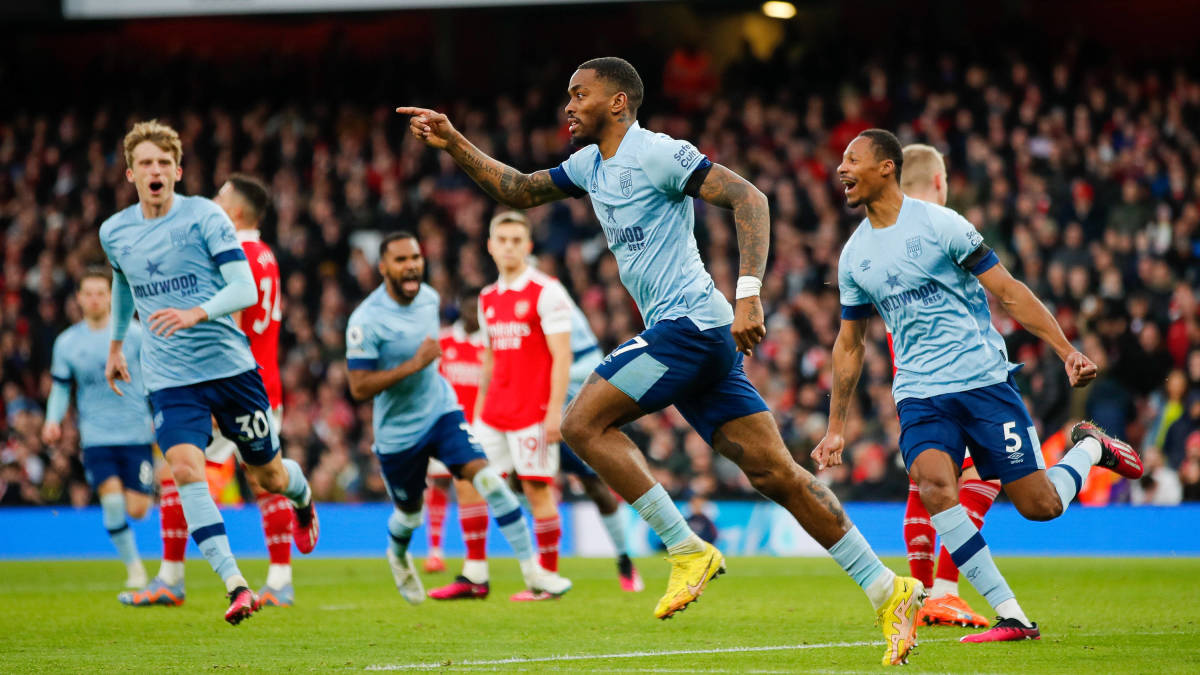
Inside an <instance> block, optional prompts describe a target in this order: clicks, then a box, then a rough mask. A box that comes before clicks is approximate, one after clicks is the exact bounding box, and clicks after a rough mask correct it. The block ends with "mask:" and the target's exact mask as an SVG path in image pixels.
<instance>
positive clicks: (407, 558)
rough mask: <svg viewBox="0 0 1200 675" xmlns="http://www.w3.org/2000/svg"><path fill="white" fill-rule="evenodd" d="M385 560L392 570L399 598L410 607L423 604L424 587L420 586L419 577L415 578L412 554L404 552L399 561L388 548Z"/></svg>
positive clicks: (415, 572)
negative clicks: (405, 601)
mask: <svg viewBox="0 0 1200 675" xmlns="http://www.w3.org/2000/svg"><path fill="white" fill-rule="evenodd" d="M387 560H388V565H390V566H391V568H392V578H393V579H395V580H396V590H398V591H400V595H401V597H403V598H404V599H405V600H407V601H408V602H409V604H411V605H419V604H421V603H422V602H425V586H424V585H422V584H421V577H419V576H417V570H416V568H415V567H413V559H412V554H411V553H409V552H407V551H405V552H404V558H403V559H401V558H400V557H398V556H397V555H396V554H395V553H393V552H392V549H390V548H389V549H388V550H387Z"/></svg>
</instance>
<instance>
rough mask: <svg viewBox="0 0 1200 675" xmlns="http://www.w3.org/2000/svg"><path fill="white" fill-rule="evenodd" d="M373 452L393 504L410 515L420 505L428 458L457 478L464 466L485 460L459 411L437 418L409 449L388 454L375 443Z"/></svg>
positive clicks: (387, 450) (465, 419)
mask: <svg viewBox="0 0 1200 675" xmlns="http://www.w3.org/2000/svg"><path fill="white" fill-rule="evenodd" d="M374 450H375V454H376V456H378V457H379V468H380V469H381V470H382V471H383V482H384V483H386V484H387V488H388V492H389V493H390V494H391V495H392V501H393V502H395V503H396V506H398V507H400V510H401V511H405V512H412V511H414V510H415V507H419V506H420V504H421V498H422V496H423V495H424V492H425V474H426V471H427V470H428V468H429V458H430V457H434V458H436V459H438V460H439V461H441V462H442V464H445V465H446V466H447V467H449V469H450V471H451V473H453V474H454V475H455V477H458V476H459V470H460V469H461V468H462V466H463V465H465V464H467V463H469V462H471V461H473V460H476V459H483V460H486V459H487V455H485V454H484V453H483V448H482V447H481V446H480V445H479V442H478V441H476V440H475V437H474V436H472V435H471V428H470V426H469V425H468V424H467V418H466V417H464V416H463V412H462V410H454V411H452V412H448V413H446V414H445V415H442V416H441V417H439V418H438V419H437V421H436V422H434V423H433V426H432V427H430V428H429V431H426V432H425V435H424V436H422V437H421V439H420V440H418V441H417V443H416V445H414V446H412V447H411V448H406V449H403V450H397V451H390V450H391V449H390V448H383V449H380V447H379V445H378V444H376V445H375V448H374Z"/></svg>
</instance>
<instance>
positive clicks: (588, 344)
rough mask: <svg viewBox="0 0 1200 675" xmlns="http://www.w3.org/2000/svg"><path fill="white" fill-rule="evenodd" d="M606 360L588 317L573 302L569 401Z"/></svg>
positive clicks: (568, 386) (568, 383)
mask: <svg viewBox="0 0 1200 675" xmlns="http://www.w3.org/2000/svg"><path fill="white" fill-rule="evenodd" d="M603 360H604V354H603V353H601V352H600V341H599V340H597V339H596V334H595V333H593V332H592V327H591V325H590V324H589V323H588V318H587V315H586V314H584V313H583V310H582V309H579V305H577V304H575V301H574V300H572V301H571V370H570V371H569V375H568V377H569V379H568V381H567V400H568V401H570V400H571V399H573V398H575V395H576V394H578V393H579V390H580V389H581V388H583V383H584V382H585V381H586V380H587V378H588V376H589V375H591V374H592V371H593V370H595V369H596V366H598V365H600V362H601V361H603Z"/></svg>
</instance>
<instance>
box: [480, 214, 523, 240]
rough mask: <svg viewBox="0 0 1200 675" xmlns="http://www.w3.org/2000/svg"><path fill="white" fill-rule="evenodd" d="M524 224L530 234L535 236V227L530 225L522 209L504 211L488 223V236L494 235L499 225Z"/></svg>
mask: <svg viewBox="0 0 1200 675" xmlns="http://www.w3.org/2000/svg"><path fill="white" fill-rule="evenodd" d="M510 223H511V224H513V225H524V226H525V229H526V230H529V234H530V236H533V228H532V227H530V225H529V219H528V218H526V217H525V214H524V213H522V212H521V211H503V212H501V213H497V214H496V215H495V216H493V217H492V222H490V223H488V236H489V237H490V236H492V234H493V233H495V231H496V227H497V226H499V225H508V224H510Z"/></svg>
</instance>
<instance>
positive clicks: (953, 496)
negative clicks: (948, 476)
mask: <svg viewBox="0 0 1200 675" xmlns="http://www.w3.org/2000/svg"><path fill="white" fill-rule="evenodd" d="M917 487H918V489H919V490H920V493H921V503H922V504H924V505H925V509H926V510H927V511H929V512H930V513H941V512H942V511H945V510H946V509H949V508H953V507H954V505H955V504H957V503H958V489H957V488H958V486H956V485H953V484H951V483H946V482H944V481H938V480H922V481H921V483H920V484H919V485H918V486H917Z"/></svg>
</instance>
